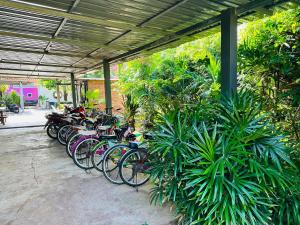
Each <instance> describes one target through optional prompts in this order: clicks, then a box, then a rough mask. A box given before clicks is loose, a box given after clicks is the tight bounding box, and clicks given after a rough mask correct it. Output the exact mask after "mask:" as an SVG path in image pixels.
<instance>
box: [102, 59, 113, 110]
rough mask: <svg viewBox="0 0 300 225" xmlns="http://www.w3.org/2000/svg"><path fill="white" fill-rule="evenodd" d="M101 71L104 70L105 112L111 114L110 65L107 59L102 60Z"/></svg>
mask: <svg viewBox="0 0 300 225" xmlns="http://www.w3.org/2000/svg"><path fill="white" fill-rule="evenodd" d="M103 72H104V86H105V104H106V113H107V114H112V102H111V82H110V67H109V62H108V61H107V60H103Z"/></svg>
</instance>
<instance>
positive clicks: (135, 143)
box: [129, 141, 139, 149]
mask: <svg viewBox="0 0 300 225" xmlns="http://www.w3.org/2000/svg"><path fill="white" fill-rule="evenodd" d="M138 147H139V143H138V142H136V141H130V142H129V148H132V149H137V148H138Z"/></svg>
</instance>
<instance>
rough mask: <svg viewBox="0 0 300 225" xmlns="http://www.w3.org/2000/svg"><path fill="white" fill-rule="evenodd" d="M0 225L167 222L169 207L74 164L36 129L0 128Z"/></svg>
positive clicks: (143, 190) (154, 224) (144, 192)
mask: <svg viewBox="0 0 300 225" xmlns="http://www.w3.org/2000/svg"><path fill="white" fill-rule="evenodd" d="M0 158H1V160H0V170H1V176H0V224H1V225H69V224H70V225H142V224H148V225H163V224H165V225H167V224H172V223H171V222H170V221H174V217H173V216H172V213H171V212H170V210H169V207H164V208H161V207H159V206H152V205H150V204H149V194H148V189H149V187H142V188H141V189H140V190H139V192H136V191H135V189H132V188H130V187H128V186H125V185H121V186H118V185H113V184H111V183H109V182H108V181H106V180H105V178H104V177H103V175H102V174H100V173H99V172H97V171H92V173H91V174H87V173H85V171H83V170H81V169H79V168H77V167H76V166H75V165H74V164H73V162H72V160H71V159H70V158H68V156H67V154H66V153H65V150H64V147H63V146H61V145H59V144H58V143H57V142H56V141H55V140H50V138H48V136H47V135H46V134H45V132H44V131H41V128H34V129H28V128H27V129H17V130H0Z"/></svg>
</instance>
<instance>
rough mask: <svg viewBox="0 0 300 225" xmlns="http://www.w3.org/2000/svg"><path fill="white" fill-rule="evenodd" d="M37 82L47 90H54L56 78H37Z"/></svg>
mask: <svg viewBox="0 0 300 225" xmlns="http://www.w3.org/2000/svg"><path fill="white" fill-rule="evenodd" d="M39 84H40V85H41V86H43V87H45V88H47V89H48V90H56V84H57V81H56V80H39Z"/></svg>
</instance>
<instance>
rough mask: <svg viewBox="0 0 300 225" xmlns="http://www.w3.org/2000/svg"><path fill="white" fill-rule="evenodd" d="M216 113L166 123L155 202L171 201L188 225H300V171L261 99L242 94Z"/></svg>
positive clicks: (156, 157)
mask: <svg viewBox="0 0 300 225" xmlns="http://www.w3.org/2000/svg"><path fill="white" fill-rule="evenodd" d="M203 110H204V109H203V108H202V112H203ZM204 111H205V110H204ZM210 112H213V113H215V114H214V115H215V116H214V117H210V118H209V119H206V117H203V116H202V117H200V116H199V115H201V113H200V114H199V113H197V112H195V113H191V112H185V111H183V112H179V111H175V112H171V113H169V114H168V115H165V116H163V118H162V120H161V122H160V123H159V124H158V127H159V131H157V132H156V135H155V140H154V141H153V142H152V145H151V156H152V169H151V176H152V178H153V180H154V181H155V187H154V188H153V189H152V192H151V200H152V202H160V203H163V202H165V201H172V202H173V203H174V205H175V207H176V211H177V213H178V215H179V223H181V224H199V225H200V224H201V225H202V224H203V225H209V224H211V225H215V224H216V225H217V224H220V225H221V224H226V225H243V224H245V225H246V224H247V225H248V224H249V225H250V224H251V225H260V224H262V225H265V224H266V225H279V224H280V225H296V224H300V216H299V180H298V177H297V173H298V171H297V170H296V169H295V167H294V166H293V163H292V162H291V160H290V158H289V149H288V148H287V147H286V145H285V144H284V142H283V141H282V140H283V137H282V136H281V135H280V134H278V132H276V130H275V129H274V127H273V126H272V125H271V124H270V123H269V122H268V121H267V120H266V117H265V116H264V115H262V114H261V113H260V112H261V107H260V105H259V104H258V103H257V101H256V99H255V98H254V97H253V96H252V95H251V94H249V93H248V92H245V91H241V93H240V94H239V95H237V96H235V97H234V98H232V99H229V100H226V101H223V103H220V104H219V105H217V106H216V107H215V108H214V110H212V111H211V110H210ZM207 113H208V112H207Z"/></svg>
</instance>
